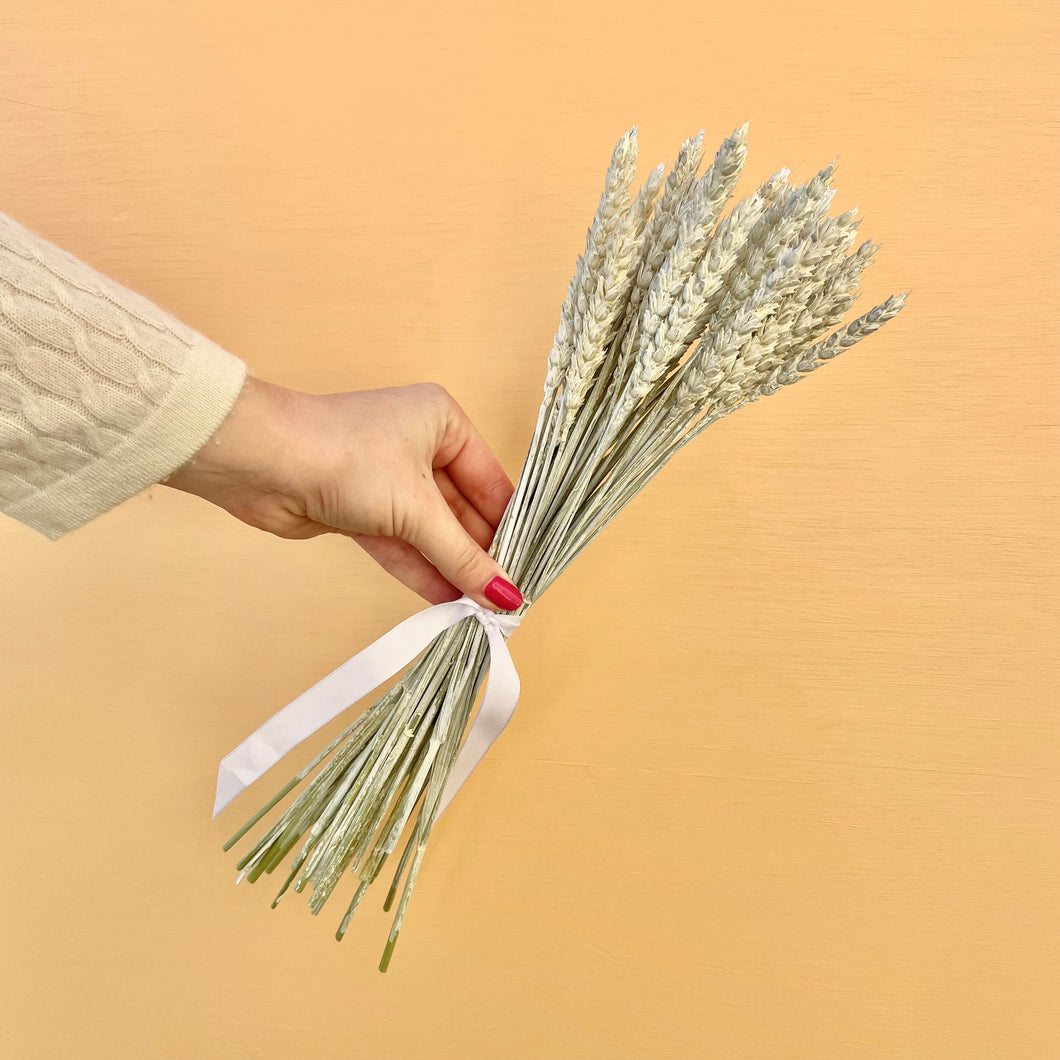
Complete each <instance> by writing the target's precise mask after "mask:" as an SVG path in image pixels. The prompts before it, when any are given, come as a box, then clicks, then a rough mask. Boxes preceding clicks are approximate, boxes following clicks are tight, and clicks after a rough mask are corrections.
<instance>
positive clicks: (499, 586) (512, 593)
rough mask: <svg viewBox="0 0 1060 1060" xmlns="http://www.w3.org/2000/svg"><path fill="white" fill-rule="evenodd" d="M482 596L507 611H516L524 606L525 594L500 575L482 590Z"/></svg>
mask: <svg viewBox="0 0 1060 1060" xmlns="http://www.w3.org/2000/svg"><path fill="white" fill-rule="evenodd" d="M482 595H483V596H485V597H486V599H487V600H489V601H491V602H492V603H495V604H496V605H497V606H498V607H503V608H504V610H505V611H514V610H515V609H516V608H517V607H522V604H523V594H522V593H521V592H519V590H518V589H516V587H515V586H514V585H512V583H511V582H509V581H505V580H504V579H503V578H502V577H501V576H500V575H499V574H498V575H497V577H496V578H494V579H493V580H492V581H491V582H490V583H489V585H487V586H486V588H485V589H483V590H482Z"/></svg>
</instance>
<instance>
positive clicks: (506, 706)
mask: <svg viewBox="0 0 1060 1060" xmlns="http://www.w3.org/2000/svg"><path fill="white" fill-rule="evenodd" d="M486 633H487V635H488V637H489V649H490V668H489V676H488V677H487V678H486V691H485V693H484V694H483V697H482V705H481V706H480V707H479V709H478V714H477V715H476V716H475V720H474V721H473V722H472V723H471V728H470V729H469V730H468V733H467V736H465V737H464V743H463V745H462V746H461V748H460V751H459V753H458V754H457V756H456V760H455V761H454V762H453V768H452V769H451V770H450V772H449V777H448V779H447V780H446V784H445V788H444V789H443V791H442V798H441V802H440V803H439V806H438V812H437V813H436V814H435V820H437V819H438V818H439V817H441V815H442V811H443V810H444V809H445V808H446V807H447V806H448V805H449V803H450V802H452V801H453V796H454V795H456V793H457V792H458V791H459V790H460V787H461V785H462V784H463V783H464V781H465V780H467V778H468V777H469V776H470V775H471V773H472V771H473V770H474V768H475V767H476V766H477V765H478V764H479V762H481V761H482V759H483V758H484V757H485V755H486V752H487V751H488V750H489V749H490V746H491V745H492V744H493V741H494V740H496V739H497V737H498V736H500V734H501V733H502V732H503V731H504V727H505V726H506V725H507V724H508V722H509V721H511V720H512V715H513V714H514V713H515V705H516V704H517V703H518V702H519V674H518V672H517V671H516V669H515V663H514V662H513V661H512V656H511V653H510V652H509V651H508V645H507V644H506V643H505V640H504V636H503V634H502V633H501V632H500V630H498V629H497V628H496V627H494V626H488V627H487V628H486Z"/></svg>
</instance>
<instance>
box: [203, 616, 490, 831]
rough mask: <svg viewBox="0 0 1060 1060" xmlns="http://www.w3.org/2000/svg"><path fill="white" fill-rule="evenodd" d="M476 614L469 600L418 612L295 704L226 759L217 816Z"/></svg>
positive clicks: (219, 777)
mask: <svg viewBox="0 0 1060 1060" xmlns="http://www.w3.org/2000/svg"><path fill="white" fill-rule="evenodd" d="M473 613H474V611H473V610H472V608H470V607H469V606H468V605H467V604H466V603H464V602H463V600H450V601H446V602H445V603H441V604H434V605H433V606H431V607H428V608H427V609H426V610H423V611H418V612H417V613H416V614H414V615H411V616H410V617H409V618H406V619H405V620H404V621H403V622H399V623H398V624H397V625H396V626H394V628H393V629H391V630H390V631H389V632H387V633H384V634H383V636H381V637H380V638H379V639H378V640H376V641H375V642H374V643H372V644H369V645H368V647H367V648H365V649H364V650H363V651H361V652H358V653H357V654H356V655H355V656H353V658H352V659H348V660H347V661H346V662H344V663H343V664H342V665H341V666H340V667H338V668H337V669H335V670H333V671H332V672H331V673H330V674H328V675H327V676H326V677H324V678H322V679H321V680H320V681H318V682H317V683H316V684H315V685H313V687H312V688H310V689H308V690H307V691H305V692H303V693H302V694H301V695H300V696H298V697H297V698H296V699H293V700H291V702H290V703H288V704H287V706H286V707H283V708H282V709H280V710H279V711H277V712H276V713H275V714H274V715H273V716H272V717H271V718H269V720H268V721H266V722H265V723H264V724H263V725H262V726H261V727H260V728H258V729H257V730H256V731H255V732H253V733H251V735H250V736H248V737H247V738H246V739H245V740H244V741H243V742H242V743H241V744H240V745H239V746H238V747H237V748H235V750H233V751H230V752H229V753H228V754H227V755H225V757H224V758H223V759H221V765H220V768H219V769H218V772H217V794H216V797H215V800H214V807H213V816H214V817H216V816H217V815H218V813H220V812H221V810H223V809H224V808H225V806H227V805H228V804H229V803H230V802H231V801H232V800H233V799H234V798H235V797H236V796H237V795H238V794H239V793H240V792H241V791H242V790H243V789H244V788H245V787H247V786H248V785H249V784H252V783H253V782H254V781H255V780H257V779H258V777H260V776H261V775H262V774H263V773H264V772H265V771H266V770H268V769H269V768H270V767H271V766H273V765H275V764H276V763H277V762H278V761H279V760H280V759H281V758H282V757H283V756H284V755H285V754H287V752H288V751H290V750H291V748H293V747H295V746H296V745H297V744H299V743H301V742H302V741H303V740H304V739H306V738H307V737H308V736H311V735H312V734H313V733H314V732H316V731H317V729H319V728H321V727H322V726H324V725H326V724H327V723H328V722H329V721H331V720H332V718H335V717H337V716H338V715H339V714H341V713H342V711H344V710H345V709H346V708H347V707H349V706H350V705H351V704H353V703H356V702H357V701H358V700H359V699H361V698H362V697H363V696H366V695H367V694H368V693H369V692H371V691H372V689H373V688H376V687H377V686H378V685H380V684H382V683H383V682H384V681H385V680H387V678H389V677H393V676H394V674H396V673H397V672H398V670H400V669H401V668H402V667H403V666H405V665H406V664H407V663H409V662H411V661H412V660H413V659H414V658H415V657H416V656H417V655H419V654H420V652H421V651H423V649H424V648H426V647H427V645H428V644H430V642H431V641H432V640H433V639H434V638H435V637H437V636H438V635H439V634H440V633H443V632H444V631H445V630H446V629H448V628H449V627H450V626H452V625H455V624H456V623H457V622H459V621H460V619H462V618H467V617H468V616H469V615H471V614H473Z"/></svg>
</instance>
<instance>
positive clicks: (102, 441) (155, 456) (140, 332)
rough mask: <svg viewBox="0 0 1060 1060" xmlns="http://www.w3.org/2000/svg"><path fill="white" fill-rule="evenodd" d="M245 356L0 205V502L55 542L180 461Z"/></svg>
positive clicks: (227, 404)
mask: <svg viewBox="0 0 1060 1060" xmlns="http://www.w3.org/2000/svg"><path fill="white" fill-rule="evenodd" d="M246 371H247V368H246V365H245V364H244V363H243V362H242V361H241V360H240V359H239V358H238V357H234V356H233V355H232V354H230V353H228V352H227V351H226V350H224V349H222V348H221V347H220V346H217V345H215V344H214V343H212V342H211V341H210V340H209V339H207V338H204V337H203V336H202V335H200V334H199V333H198V332H196V331H193V330H192V329H191V328H189V327H187V326H185V325H184V324H182V323H181V322H180V321H179V320H177V319H176V318H175V317H173V316H172V315H170V314H169V313H168V312H166V311H165V310H163V309H161V308H159V307H158V306H157V305H155V304H154V303H152V302H150V301H149V300H148V299H146V298H144V297H143V296H141V295H138V294H136V293H135V292H133V291H130V290H129V289H128V288H126V287H123V286H121V284H119V283H116V282H114V281H113V280H110V279H108V278H107V277H106V276H103V275H102V274H100V273H99V272H97V271H96V270H95V269H93V268H92V267H91V266H89V265H87V264H85V263H84V262H83V261H80V260H79V259H78V258H75V257H74V256H73V255H72V254H68V253H66V252H65V251H63V250H60V249H59V247H57V246H55V245H54V244H53V243H50V242H48V241H47V240H46V239H44V238H43V237H42V236H39V235H37V234H36V233H35V232H32V231H30V230H29V229H27V228H24V227H23V226H22V225H20V224H19V223H18V222H17V221H15V220H13V219H12V218H10V217H8V216H7V215H6V214H3V213H0V511H2V512H4V513H6V514H7V515H10V516H12V517H14V518H15V519H18V520H19V521H20V522H22V523H25V524H26V525H27V526H30V527H32V528H33V529H34V530H37V531H39V532H40V533H42V534H44V535H45V536H46V537H48V538H51V539H52V540H55V539H56V538H59V537H61V536H62V535H63V534H65V533H66V532H67V531H70V530H73V529H76V528H77V527H79V526H81V525H83V524H84V523H86V522H88V521H89V520H90V519H92V518H94V517H95V516H97V515H99V514H101V513H102V512H105V511H107V510H108V509H110V508H113V507H114V506H115V505H117V504H120V503H121V502H122V501H123V500H125V499H126V498H128V497H131V496H133V494H135V493H139V492H140V491H141V490H143V489H146V488H147V487H148V486H150V485H151V484H152V483H155V482H158V481H160V480H161V479H163V478H165V477H166V476H167V475H169V474H170V472H172V471H175V470H176V469H177V468H178V467H180V466H181V464H183V463H185V462H186V461H187V460H189V459H190V458H191V457H192V456H193V455H194V454H195V452H196V451H197V450H198V449H200V448H201V447H202V445H203V444H204V443H205V442H206V441H207V440H208V439H209V437H210V436H211V435H212V434H213V433H214V431H216V430H217V428H218V427H219V426H220V425H221V421H222V420H224V418H225V416H226V415H227V414H228V412H229V411H230V410H231V408H232V406H233V405H234V404H235V400H236V398H237V397H238V396H239V393H240V390H241V389H242V386H243V381H244V379H245V377H246Z"/></svg>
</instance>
